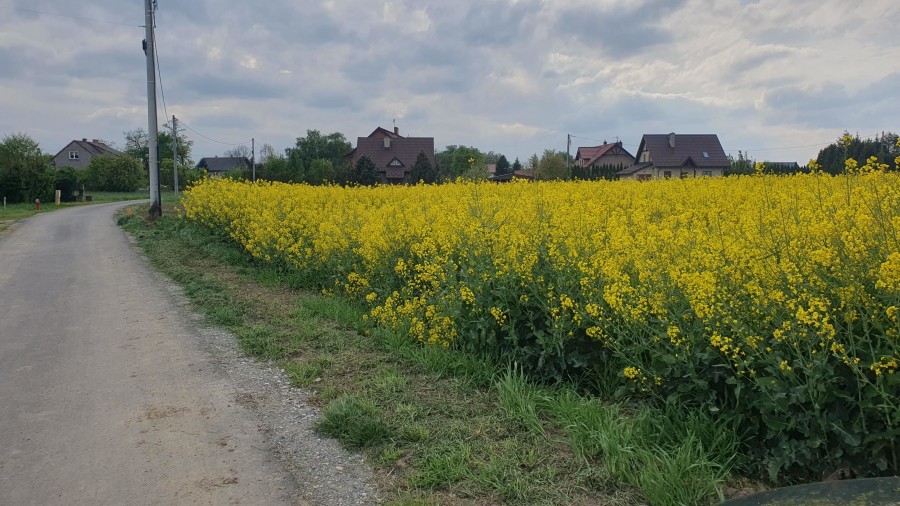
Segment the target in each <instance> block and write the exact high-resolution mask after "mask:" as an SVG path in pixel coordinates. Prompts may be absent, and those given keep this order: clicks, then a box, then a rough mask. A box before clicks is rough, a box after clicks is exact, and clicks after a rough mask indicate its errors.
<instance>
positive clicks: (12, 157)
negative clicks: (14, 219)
mask: <svg viewBox="0 0 900 506" xmlns="http://www.w3.org/2000/svg"><path fill="white" fill-rule="evenodd" d="M55 187H56V175H55V174H54V172H53V167H52V166H51V165H50V160H49V157H48V156H45V155H44V154H43V153H41V148H40V146H39V145H38V143H37V142H36V141H35V140H34V139H32V138H31V137H29V136H28V135H26V134H23V133H19V134H13V135H7V136H6V137H4V138H3V140H2V141H0V197H6V200H7V201H8V202H33V201H34V200H35V199H41V200H44V201H49V200H50V199H52V198H53V192H54V189H55Z"/></svg>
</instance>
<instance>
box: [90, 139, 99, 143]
mask: <svg viewBox="0 0 900 506" xmlns="http://www.w3.org/2000/svg"><path fill="white" fill-rule="evenodd" d="M91 142H93V143H94V144H99V143H100V139H94V140H92V141H91Z"/></svg>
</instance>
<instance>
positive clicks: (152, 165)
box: [144, 0, 162, 218]
mask: <svg viewBox="0 0 900 506" xmlns="http://www.w3.org/2000/svg"><path fill="white" fill-rule="evenodd" d="M155 3H156V2H155V1H153V0H144V10H145V13H144V14H145V15H144V23H145V29H146V37H147V38H146V40H145V41H144V44H145V46H144V47H145V48H146V49H145V51H144V53H145V54H146V57H147V137H148V141H149V142H148V144H149V145H148V148H149V151H150V153H149V155H150V160H149V167H147V169H148V170H149V171H150V218H158V217H160V216H162V203H161V201H160V199H159V130H158V128H159V127H158V126H157V123H156V39H155V36H154V34H153V8H154V6H155V5H154V4H155Z"/></svg>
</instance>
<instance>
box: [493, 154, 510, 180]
mask: <svg viewBox="0 0 900 506" xmlns="http://www.w3.org/2000/svg"><path fill="white" fill-rule="evenodd" d="M510 172H511V167H510V165H509V160H507V159H506V157H505V156H503V155H500V158H499V159H497V169H496V171H495V172H494V175H495V176H505V175H507V174H509V173H510Z"/></svg>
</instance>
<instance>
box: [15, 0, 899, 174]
mask: <svg viewBox="0 0 900 506" xmlns="http://www.w3.org/2000/svg"><path fill="white" fill-rule="evenodd" d="M373 4H374V5H373ZM68 5H69V3H68V2H64V1H63V0H43V1H42V2H40V3H39V4H36V5H35V6H34V7H33V9H34V10H39V11H41V12H48V13H52V14H55V15H54V16H49V15H47V16H42V15H34V14H29V13H25V12H21V11H16V10H15V8H11V9H9V10H3V12H2V15H0V68H3V69H4V72H2V73H0V87H2V89H3V90H4V92H3V94H2V95H0V110H2V111H3V112H4V114H3V115H0V134H3V133H7V132H17V131H21V130H25V131H27V132H29V133H31V134H32V135H34V136H35V137H36V139H37V140H38V141H39V142H40V143H41V145H42V147H43V148H44V149H45V150H47V151H54V150H55V149H58V147H57V145H58V144H59V143H61V142H65V141H67V140H71V139H72V138H81V137H91V138H95V137H104V138H107V139H116V138H121V132H122V131H124V130H130V129H134V128H137V127H141V126H144V127H145V128H146V126H145V124H146V113H145V112H144V109H143V107H145V105H144V104H145V96H144V94H145V90H146V76H145V74H144V68H145V67H144V58H143V54H142V52H141V51H140V41H141V39H142V38H143V30H142V29H140V28H138V25H141V24H143V12H142V9H141V8H140V6H137V7H134V8H131V9H129V10H128V11H127V12H126V11H124V10H123V9H122V8H121V6H120V3H119V2H113V0H96V1H95V2H92V3H91V4H89V5H88V6H86V7H85V9H86V10H85V12H84V13H80V14H79V16H82V17H87V18H92V19H100V20H108V21H116V22H120V21H121V22H124V23H125V24H124V25H118V24H109V23H95V22H86V21H77V22H76V21H75V20H72V19H67V18H65V17H64V16H65V15H66V14H65V13H67V12H69V10H68ZM898 23H900V3H898V2H896V1H895V0H868V1H867V2H866V5H865V7H864V8H862V7H860V6H859V5H857V4H853V3H848V2H846V1H843V0H841V1H839V0H797V1H792V2H784V1H776V0H760V1H758V2H746V1H741V0H671V1H669V0H628V1H627V2H621V1H613V0H602V1H597V0H479V1H476V0H460V1H458V2H445V1H443V0H417V1H415V2H414V1H412V0H386V1H385V0H382V1H381V2H374V3H373V2H372V1H371V0H342V1H341V2H336V1H333V0H330V1H326V2H322V3H313V2H291V1H285V0H271V1H269V2H265V3H262V4H259V3H256V4H254V3H234V4H233V5H229V7H228V8H222V7H221V6H220V5H219V3H214V2H211V1H210V0H195V1H192V2H190V3H184V4H177V3H173V4H171V5H169V4H166V5H164V6H161V10H160V12H159V14H158V20H157V27H158V28H157V30H158V31H157V38H158V40H159V47H160V64H161V72H162V77H163V79H162V83H163V87H164V90H165V94H166V100H167V108H168V113H169V114H168V115H169V116H170V115H171V114H172V113H173V111H175V114H178V115H180V116H183V117H184V118H185V121H186V122H188V123H189V124H190V123H191V122H192V120H194V121H196V122H198V125H203V129H202V130H201V129H200V127H199V126H197V128H198V130H200V131H201V132H202V133H203V134H204V135H207V136H209V137H212V138H214V139H218V140H227V141H233V140H235V139H244V138H247V139H249V138H250V137H256V138H257V140H262V141H264V142H269V143H271V144H273V145H274V146H275V147H276V148H277V149H278V150H281V149H283V148H284V147H288V146H290V145H292V144H293V142H294V139H295V138H296V137H297V136H302V135H304V134H305V131H306V129H311V128H315V129H319V130H322V131H328V132H331V131H340V132H343V133H344V134H345V135H347V137H348V138H351V139H353V138H355V137H356V136H358V135H365V134H367V133H368V132H369V131H371V130H372V129H373V128H374V127H375V126H377V125H382V126H386V127H387V126H390V125H391V120H392V119H395V118H396V119H398V120H402V121H401V122H399V123H398V126H400V127H401V129H402V130H403V131H405V132H410V131H412V132H414V133H415V135H432V136H434V137H435V139H436V145H437V146H438V147H441V146H444V145H447V144H469V145H476V146H478V147H480V148H482V149H484V150H494V151H498V152H504V153H505V154H506V155H507V157H509V158H510V159H513V158H515V157H516V156H519V157H521V158H523V159H524V158H525V157H527V156H528V155H530V154H531V153H534V152H541V151H542V150H543V149H544V148H555V149H560V148H563V149H564V147H565V133H567V132H568V133H574V134H579V135H582V136H584V137H592V138H597V137H599V138H604V137H605V138H615V137H616V136H618V137H620V138H622V139H623V140H624V141H625V142H626V144H632V143H633V144H636V143H637V142H638V141H639V139H640V135H641V134H643V133H651V132H656V131H672V130H674V131H684V132H688V131H693V132H698V131H702V132H714V133H718V134H719V136H720V138H721V139H722V142H723V144H725V145H726V147H727V148H729V149H738V148H741V149H743V148H767V147H768V148H774V147H784V146H805V145H809V144H815V143H817V142H819V141H821V142H823V143H827V142H830V141H831V140H833V138H835V137H836V136H837V134H838V133H839V132H840V130H843V129H844V128H846V129H848V130H850V131H857V130H860V131H861V133H863V134H865V132H869V131H871V132H873V133H874V132H875V131H878V130H894V131H896V130H897V129H898V128H900V127H898V125H897V124H896V121H897V114H896V105H892V104H896V99H892V98H891V97H892V96H895V95H896V88H892V87H893V86H895V85H896V84H897V78H896V77H895V73H896V72H897V67H896V62H897V61H900V35H898V33H900V32H897V31H896V26H897V25H898ZM129 24H130V25H132V26H128V25H129ZM892 90H893V91H892ZM162 116H163V113H162V111H161V114H160V117H161V118H162ZM242 118H243V119H242ZM192 126H194V125H192ZM194 140H195V151H196V155H197V156H196V157H199V156H200V155H208V154H217V153H221V152H223V151H224V150H225V149H227V147H228V146H223V145H219V144H216V143H212V142H209V141H207V140H205V139H202V138H200V137H196V138H194ZM816 152H817V149H816V148H814V147H812V148H799V149H794V150H785V151H774V152H772V153H774V154H777V155H779V157H783V158H786V159H797V160H798V161H805V160H806V159H808V158H809V157H810V156H814V155H815V153H816ZM760 153H765V152H762V151H761V152H760ZM196 157H195V158H196Z"/></svg>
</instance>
